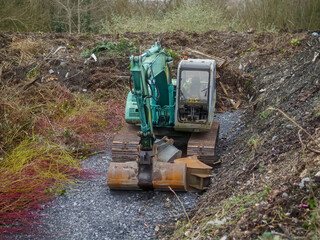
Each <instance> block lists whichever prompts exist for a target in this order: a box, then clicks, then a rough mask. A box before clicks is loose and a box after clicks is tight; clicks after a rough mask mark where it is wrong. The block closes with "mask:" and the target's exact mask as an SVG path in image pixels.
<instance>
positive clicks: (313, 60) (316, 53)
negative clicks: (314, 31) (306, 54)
mask: <svg viewBox="0 0 320 240" xmlns="http://www.w3.org/2000/svg"><path fill="white" fill-rule="evenodd" d="M317 57H319V53H318V52H314V55H313V59H312V62H315V61H316V59H317Z"/></svg>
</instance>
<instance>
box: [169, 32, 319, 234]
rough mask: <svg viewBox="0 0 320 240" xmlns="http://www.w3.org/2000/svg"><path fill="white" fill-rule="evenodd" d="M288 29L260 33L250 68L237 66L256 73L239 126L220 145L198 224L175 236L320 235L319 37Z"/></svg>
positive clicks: (196, 215) (195, 216)
mask: <svg viewBox="0 0 320 240" xmlns="http://www.w3.org/2000/svg"><path fill="white" fill-rule="evenodd" d="M262 35H265V34H262ZM287 35H288V34H287ZM287 35H282V34H279V36H276V37H275V36H274V35H270V34H266V36H264V37H263V38H262V39H261V38H260V37H258V38H257V40H255V42H259V43H261V42H265V45H264V46H263V47H259V49H257V50H254V51H252V52H250V53H248V55H245V56H243V58H242V59H241V63H242V66H250V71H249V73H247V72H248V71H247V70H246V68H242V69H239V68H238V70H241V71H242V72H243V75H245V76H248V75H252V76H254V77H253V78H252V79H251V80H250V91H249V93H248V94H249V96H248V97H249V98H250V100H249V103H248V105H247V106H248V107H247V109H246V110H245V113H244V114H243V116H242V124H241V126H240V127H238V128H239V129H241V130H240V132H239V133H238V136H237V137H236V138H233V139H231V140H228V142H227V143H223V144H222V145H223V147H224V148H225V150H224V155H223V156H222V158H221V160H222V165H221V166H220V167H219V168H217V169H216V171H215V172H216V175H215V177H214V181H213V185H212V186H211V189H210V191H209V192H208V193H206V194H205V195H204V196H203V200H202V201H200V202H199V205H198V207H197V208H196V209H195V211H194V212H193V213H192V215H191V217H192V218H191V219H192V221H191V224H192V225H193V227H189V226H184V227H180V226H178V228H177V229H178V230H177V231H176V233H175V234H176V235H175V236H179V237H182V236H184V237H185V236H187V237H190V238H193V237H196V236H198V235H202V236H204V237H203V239H212V238H221V237H225V238H226V239H232V238H236V239H257V238H261V239H276V238H274V237H277V236H278V237H280V239H282V238H285V239H295V238H298V237H306V238H307V239H317V238H318V237H319V233H318V222H319V202H318V199H319V191H318V189H319V179H318V175H319V174H320V173H319V171H320V168H319V153H320V151H319V150H320V145H319V129H320V111H319V101H320V99H319V96H320V83H319V79H318V76H319V74H320V60H319V57H318V53H319V50H320V43H319V40H318V39H317V38H315V37H312V35H311V34H309V35H306V34H300V35H299V37H297V38H293V39H292V40H290V41H288V37H287ZM289 35H290V34H289ZM283 41H285V42H286V44H283ZM288 42H289V46H288V44H287V43H288ZM281 44H282V45H281ZM268 46H269V47H268ZM279 49H285V50H284V51H279ZM238 52H239V51H238ZM238 52H237V53H236V54H235V55H234V56H233V57H232V56H231V55H230V59H235V58H237V55H238ZM284 55H285V56H286V57H285V56H284ZM260 57H261V58H260ZM230 65H233V66H235V67H237V65H236V64H235V62H234V61H233V62H231V63H230ZM222 79H223V78H222ZM224 80H225V79H224ZM248 84H249V83H248ZM179 237H177V238H176V239H179Z"/></svg>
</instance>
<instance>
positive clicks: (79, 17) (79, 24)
mask: <svg viewBox="0 0 320 240" xmlns="http://www.w3.org/2000/svg"><path fill="white" fill-rule="evenodd" d="M80 3H81V0H78V33H81V16H80Z"/></svg>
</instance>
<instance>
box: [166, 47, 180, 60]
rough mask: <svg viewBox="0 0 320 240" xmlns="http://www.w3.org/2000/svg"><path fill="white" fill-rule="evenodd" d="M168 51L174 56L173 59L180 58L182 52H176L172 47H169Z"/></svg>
mask: <svg viewBox="0 0 320 240" xmlns="http://www.w3.org/2000/svg"><path fill="white" fill-rule="evenodd" d="M167 52H168V53H169V55H170V56H171V57H172V58H173V60H177V59H179V58H180V54H179V53H177V52H174V51H173V50H172V49H167Z"/></svg>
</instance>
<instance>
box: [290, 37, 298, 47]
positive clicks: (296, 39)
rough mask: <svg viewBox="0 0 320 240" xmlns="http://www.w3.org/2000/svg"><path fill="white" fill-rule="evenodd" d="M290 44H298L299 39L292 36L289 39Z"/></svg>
mask: <svg viewBox="0 0 320 240" xmlns="http://www.w3.org/2000/svg"><path fill="white" fill-rule="evenodd" d="M291 44H292V45H293V46H298V45H300V41H299V39H298V38H294V39H292V40H291Z"/></svg>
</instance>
